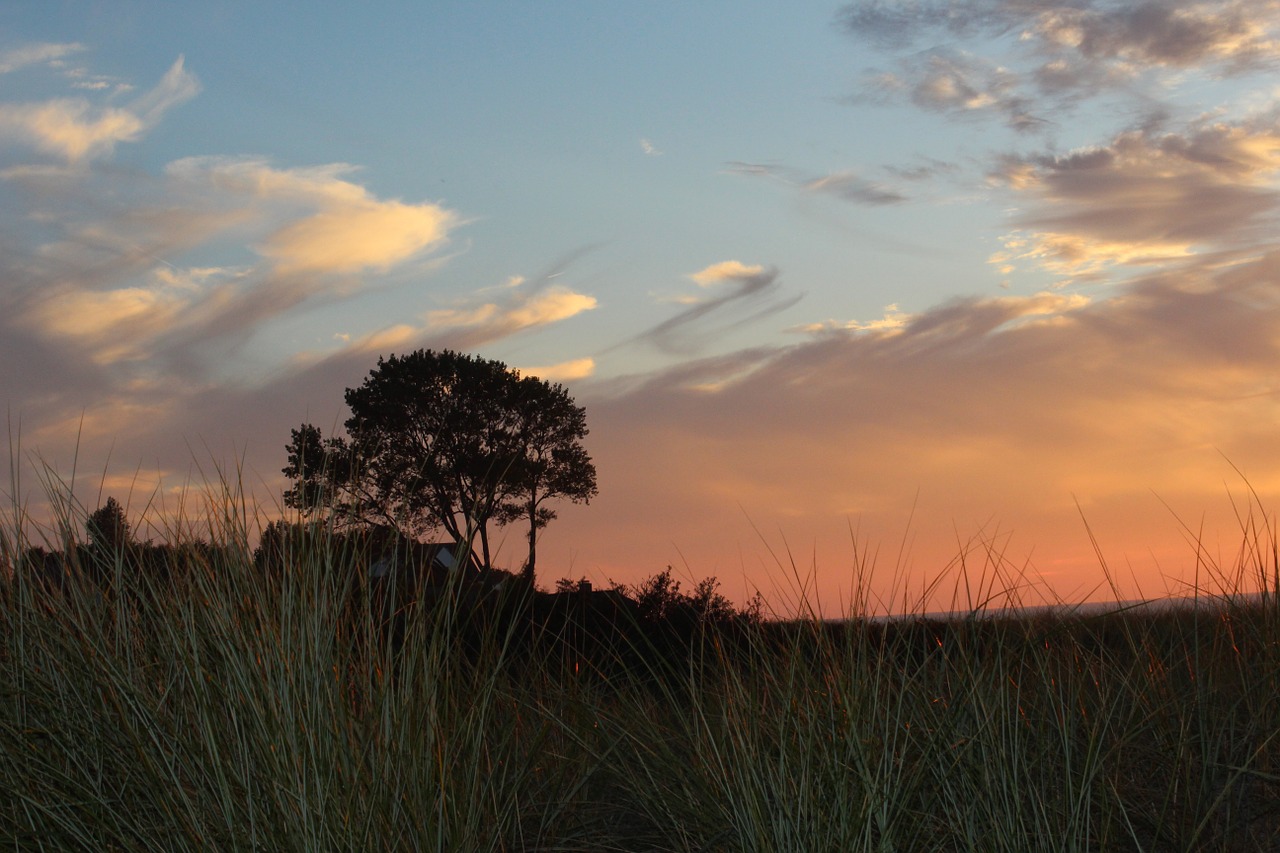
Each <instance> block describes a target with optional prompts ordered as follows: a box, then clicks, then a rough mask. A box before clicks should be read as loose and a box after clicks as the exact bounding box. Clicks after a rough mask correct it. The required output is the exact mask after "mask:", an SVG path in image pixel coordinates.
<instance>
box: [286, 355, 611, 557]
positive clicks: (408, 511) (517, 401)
mask: <svg viewBox="0 0 1280 853" xmlns="http://www.w3.org/2000/svg"><path fill="white" fill-rule="evenodd" d="M346 402H347V406H348V407H349V408H350V409H351V417H350V418H349V419H348V420H347V421H346V423H345V428H346V433H347V435H346V437H341V436H336V437H330V438H324V436H323V435H322V434H321V432H320V430H319V428H317V427H315V426H313V425H311V424H303V425H302V426H301V427H299V428H298V429H295V430H293V431H292V435H291V441H290V443H289V444H288V445H287V446H286V450H287V451H288V453H289V464H288V465H287V466H286V467H285V468H284V469H283V470H284V473H285V475H286V476H287V477H289V479H290V480H291V481H292V482H293V486H292V487H291V488H290V489H289V490H288V491H286V492H285V496H284V497H285V503H286V505H288V506H291V507H295V508H298V509H300V510H303V511H304V512H308V513H311V512H316V511H320V510H322V509H323V510H325V511H330V512H333V513H335V515H336V516H337V517H338V518H339V519H341V520H344V521H347V522H350V523H354V524H386V525H391V526H393V527H395V528H396V529H398V530H400V531H401V532H403V533H404V534H405V535H407V536H409V537H411V538H420V537H421V536H423V535H424V534H426V533H427V532H428V531H430V530H433V529H442V530H444V531H445V532H446V533H448V534H449V535H450V536H452V537H453V538H454V539H455V540H456V541H458V542H459V543H463V544H465V545H466V546H467V547H473V546H474V543H475V540H476V539H479V541H480V547H481V552H482V557H483V560H484V564H485V565H489V564H490V558H491V554H490V542H489V523H490V522H491V521H492V522H494V523H497V524H507V523H511V522H514V521H518V520H521V519H523V520H525V521H527V523H528V533H527V535H528V541H529V556H528V560H527V561H526V563H525V567H524V571H525V573H526V575H527V576H528V577H529V578H530V579H532V578H533V574H534V566H535V562H536V556H537V547H536V546H537V537H538V531H539V530H540V529H541V528H542V527H544V526H545V525H546V524H547V523H548V522H549V521H551V520H552V519H554V518H555V512H554V511H553V510H551V509H550V508H549V507H547V506H546V503H547V502H548V501H549V500H551V499H555V498H564V499H568V500H571V501H573V502H575V503H579V502H587V501H589V500H590V499H591V498H592V497H594V496H595V494H596V492H597V489H596V472H595V466H594V465H593V464H592V462H591V457H590V456H589V455H588V454H587V452H586V449H585V448H584V447H583V445H582V439H583V438H584V437H585V436H586V435H587V426H586V412H585V411H584V410H583V409H582V408H581V407H580V406H577V405H576V404H575V403H574V402H573V399H572V398H571V397H570V396H569V393H568V392H567V391H566V390H565V388H564V387H563V386H562V385H559V384H552V383H549V382H546V381H545V380H542V379H538V378H536V377H532V376H520V375H519V373H517V372H516V371H513V370H510V369H508V368H507V366H506V365H505V364H503V363H502V362H500V361H492V360H488V359H483V358H480V357H478V356H474V355H468V354H464V353H458V352H453V351H451V350H442V351H438V352H436V351H432V350H418V351H416V352H413V353H410V354H409V355H405V356H395V355H392V356H390V357H387V358H380V359H379V360H378V366H377V367H376V368H374V369H373V370H372V371H370V373H369V376H368V377H367V378H366V379H365V381H364V383H363V384H362V385H360V386H359V387H358V388H348V389H347V390H346Z"/></svg>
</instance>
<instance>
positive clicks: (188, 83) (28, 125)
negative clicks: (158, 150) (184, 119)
mask: <svg viewBox="0 0 1280 853" xmlns="http://www.w3.org/2000/svg"><path fill="white" fill-rule="evenodd" d="M199 91H200V84H199V83H198V82H197V81H196V78H195V77H194V76H193V75H192V74H191V73H190V72H188V71H186V69H185V68H184V67H183V60H182V58H181V57H179V58H178V60H177V61H176V62H174V64H173V65H172V66H171V67H170V68H169V70H168V71H167V72H166V73H165V75H164V77H163V78H162V79H161V80H160V82H159V83H158V84H157V85H156V86H155V87H154V88H152V89H151V90H150V91H148V92H146V93H144V94H143V95H141V96H139V97H138V98H136V99H135V100H134V101H132V102H131V103H130V104H128V105H127V106H124V107H113V106H106V105H97V104H93V103H91V102H90V101H88V100H87V99H85V98H57V99H53V100H48V101H42V102H37V103H28V104H13V103H0V137H8V138H10V139H16V140H19V141H22V142H25V143H27V144H29V145H31V146H32V147H34V148H35V149H37V150H39V151H41V152H44V153H46V154H52V155H54V156H57V157H60V158H62V159H65V160H66V161H68V162H70V163H79V162H81V161H84V160H89V159H96V158H101V157H105V156H108V155H110V154H111V152H112V151H113V150H114V149H115V146H116V145H117V144H118V143H121V142H134V141H136V140H138V139H139V138H140V137H141V136H142V135H143V134H144V133H145V132H146V131H148V130H150V129H151V128H153V127H154V126H155V125H156V124H157V123H158V122H159V121H160V118H161V117H162V116H163V115H164V113H165V112H166V111H167V110H168V109H170V108H171V107H173V106H176V105H177V104H180V103H182V102H184V101H187V100H189V99H191V98H192V97H194V96H195V95H196V93H197V92H199Z"/></svg>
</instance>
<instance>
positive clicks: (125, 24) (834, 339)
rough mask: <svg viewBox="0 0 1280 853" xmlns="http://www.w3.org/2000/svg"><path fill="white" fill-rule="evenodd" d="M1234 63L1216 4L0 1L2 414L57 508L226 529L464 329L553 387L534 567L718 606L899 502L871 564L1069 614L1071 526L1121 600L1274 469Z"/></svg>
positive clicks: (842, 547) (1084, 556) (1156, 577)
mask: <svg viewBox="0 0 1280 853" xmlns="http://www.w3.org/2000/svg"><path fill="white" fill-rule="evenodd" d="M1278 40H1280V5H1278V4H1275V3H1272V2H1244V0H1239V2H1218V3H1183V2H1167V3H1154V4H1133V3H1114V2H1102V0H1078V2H1071V3H1054V2H1047V0H970V2H961V3H940V2H913V3H854V4H837V3H786V4H781V3H732V4H728V3H699V4H675V3H658V4H631V5H628V6H623V5H613V4H599V3H586V2H580V3H541V4H536V5H533V4H497V3H455V4H440V3H432V4H420V3H414V4H410V3H404V4H387V3H384V4H377V5H376V6H374V7H371V8H355V7H351V6H348V5H346V4H336V3H333V4H330V3H322V4H285V3H270V4H248V3H244V4H235V3H218V2H211V3H205V4H199V5H192V6H187V5H179V4H159V3H109V4H107V3H104V4H96V3H25V2H19V3H11V4H6V5H5V7H4V8H3V9H0V185H2V186H3V191H0V223H2V227H0V233H3V234H4V236H3V237H0V254H2V255H3V258H4V260H0V276H3V278H0V300H2V301H0V305H2V306H3V307H4V310H3V311H0V314H3V316H4V319H3V320H0V340H3V341H4V343H0V357H2V358H3V359H4V362H5V365H6V366H5V368H4V373H3V374H0V395H3V398H4V401H5V403H6V406H7V408H8V410H9V412H10V416H11V419H13V421H14V422H15V423H16V422H17V421H19V420H20V421H21V424H22V442H21V449H22V451H23V454H26V455H28V456H35V455H38V456H39V458H41V459H43V460H45V461H47V462H49V463H50V464H52V465H54V466H55V467H56V468H58V469H59V470H68V469H69V465H70V459H71V458H72V456H73V454H74V453H75V452H76V447H77V437H78V439H79V451H78V452H79V454H80V458H81V467H80V469H81V470H82V471H88V470H92V471H94V472H95V474H94V475H93V477H92V478H90V479H85V480H84V481H83V483H81V482H79V481H77V484H76V485H77V489H78V490H83V494H82V499H83V500H84V501H86V502H87V503H90V504H92V503H93V502H94V501H95V500H96V499H97V498H98V497H99V495H98V493H99V492H100V491H101V490H102V489H106V490H108V491H113V492H115V491H121V490H125V489H127V490H129V491H130V492H131V493H136V494H135V495H134V496H133V500H134V502H135V504H136V505H138V506H145V505H146V504H147V502H148V496H149V495H165V494H167V493H169V492H170V491H171V490H174V489H179V488H180V487H182V485H183V483H184V482H186V480H187V477H188V472H190V471H191V469H192V466H193V460H192V456H193V452H192V448H193V447H195V448H200V450H199V451H198V452H197V455H198V454H201V453H208V454H212V455H213V456H214V457H215V458H217V459H219V460H224V461H225V460H226V459H240V460H243V464H244V465H245V466H246V467H247V468H248V469H249V470H250V471H251V472H252V476H251V477H250V479H251V480H252V481H253V482H252V483H251V485H252V488H253V490H254V493H255V495H257V496H258V497H259V498H260V499H261V500H262V502H263V505H264V506H269V505H270V504H271V502H272V500H273V496H274V495H278V493H279V489H280V488H281V482H280V478H279V475H278V469H279V467H280V465H281V464H283V459H282V456H283V453H282V447H283V444H284V442H285V441H287V439H288V429H289V428H290V427H291V426H296V425H297V424H298V423H300V422H302V421H304V420H312V421H315V422H317V423H318V424H320V425H321V426H323V427H325V428H326V429H327V428H328V427H329V426H330V425H332V424H334V423H336V422H340V420H341V418H342V417H343V414H342V411H341V397H342V389H343V388H345V387H347V386H350V385H354V384H357V383H358V382H359V381H360V379H361V378H362V376H363V375H364V374H365V373H367V371H368V370H369V369H370V368H371V367H372V365H373V364H374V363H375V362H376V358H377V356H378V355H380V354H382V355H385V354H389V353H391V352H404V351H407V350H410V349H413V348H417V347H419V346H437V347H439V346H450V347H455V348H464V349H470V350H475V351H479V352H481V353H482V354H484V355H486V356H488V357H494V358H501V359H503V360H504V361H506V362H507V363H508V364H510V365H512V366H514V367H518V368H521V369H525V370H533V371H535V372H539V373H541V374H542V375H544V376H547V377H548V378H552V379H556V380H561V381H566V382H568V383H569V384H570V388H571V390H572V391H573V393H574V394H575V395H576V396H577V397H578V399H579V401H580V402H583V403H584V404H585V405H587V407H588V418H589V422H590V423H591V425H592V437H591V449H592V452H593V454H594V455H595V456H596V461H597V465H598V467H599V468H600V473H601V496H600V498H599V499H598V500H597V501H596V502H594V503H593V504H592V506H590V507H569V508H565V509H564V511H563V512H562V520H561V521H558V522H556V523H555V524H553V525H552V526H551V527H550V528H549V529H548V531H547V533H546V542H545V544H544V545H543V546H542V547H540V553H542V554H544V555H549V556H548V557H544V559H547V560H548V563H549V565H551V568H550V569H548V571H552V572H553V573H554V572H555V571H556V566H562V567H563V571H564V572H565V573H576V574H584V575H587V576H594V577H596V578H597V579H598V580H604V579H605V578H609V577H612V578H615V579H618V580H624V581H630V580H634V579H635V578H636V577H638V576H643V575H646V574H650V573H652V572H654V571H657V570H660V569H661V568H662V567H664V566H665V565H666V564H668V563H676V564H682V563H687V564H688V570H689V571H690V572H691V573H692V574H694V575H702V574H718V575H720V576H721V577H723V578H732V583H733V587H732V588H731V590H730V591H731V592H732V593H733V594H734V595H745V594H746V592H748V591H749V590H750V589H752V588H753V587H765V586H767V585H768V583H771V582H772V581H771V580H769V574H770V572H771V571H772V570H773V568H776V567H773V568H771V562H772V559H773V558H772V557H771V556H770V555H769V550H770V547H772V548H773V549H774V551H775V552H776V551H777V550H778V549H779V548H780V547H781V546H780V544H779V540H778V539H777V538H776V537H780V536H781V537H785V538H786V541H787V543H788V545H790V544H791V543H793V542H794V543H798V544H797V548H798V550H800V551H802V552H804V553H807V554H809V555H810V556H809V558H807V559H808V560H809V561H810V562H812V563H813V564H816V565H817V566H818V567H819V569H820V570H821V571H822V572H823V573H824V577H831V578H834V579H832V580H829V581H823V583H826V584H828V587H827V588H829V590H831V592H830V594H829V595H828V598H831V597H832V596H838V595H840V594H842V593H839V592H837V590H839V589H841V588H842V587H841V585H842V584H847V580H848V578H847V568H848V566H849V564H850V563H851V561H852V554H853V553H854V552H855V548H854V547H853V546H851V545H850V543H849V530H850V528H851V527H854V528H856V529H858V530H861V531H865V533H863V534H860V535H863V536H866V537H868V538H869V539H870V540H874V541H877V542H879V541H881V540H884V541H891V542H896V541H899V540H900V539H901V531H902V528H903V527H904V526H906V525H908V523H910V525H911V526H912V527H911V529H912V531H913V532H912V533H911V535H910V537H909V539H910V541H912V542H915V543H917V544H916V546H915V548H914V550H913V551H912V552H911V553H912V554H913V555H914V556H911V557H910V559H909V560H908V561H907V562H908V564H909V565H910V567H911V569H910V572H908V574H911V573H914V574H912V577H916V576H919V577H926V576H928V575H929V573H930V572H937V571H941V570H942V569H943V567H945V565H946V563H947V562H948V560H950V559H951V558H953V557H954V556H955V552H956V551H957V550H964V544H965V543H967V542H972V543H978V544H977V545H976V546H975V547H978V550H979V551H981V552H983V553H985V554H987V555H988V556H990V555H992V554H995V553H1000V554H1006V553H1007V554H1008V556H1009V559H1010V561H1011V563H1012V564H1016V565H1028V563H1027V561H1028V560H1030V561H1031V563H1030V565H1031V566H1032V569H1033V570H1034V571H1033V573H1034V575H1035V576H1036V577H1037V578H1038V579H1039V580H1037V584H1040V586H1041V587H1043V588H1045V589H1052V590H1054V591H1055V593H1057V594H1061V595H1064V596H1080V595H1092V594H1094V588H1095V583H1094V580H1093V579H1092V578H1093V575H1092V574H1090V573H1091V572H1096V569H1097V566H1096V561H1094V560H1093V558H1092V557H1091V556H1090V546H1089V545H1088V542H1087V537H1084V536H1083V535H1082V528H1081V526H1080V522H1079V515H1078V513H1077V511H1076V504H1077V503H1079V504H1080V505H1081V506H1082V507H1083V508H1087V509H1088V510H1089V512H1090V513H1095V514H1097V516H1099V518H1098V519H1097V523H1098V524H1101V525H1102V526H1104V527H1106V526H1107V525H1112V526H1113V527H1114V541H1115V548H1116V549H1117V551H1118V552H1120V553H1123V554H1124V555H1125V556H1126V559H1129V555H1130V554H1137V555H1139V556H1136V557H1133V558H1132V559H1134V560H1137V561H1138V562H1140V563H1142V567H1141V568H1139V569H1135V578H1139V577H1140V578H1141V579H1143V583H1144V584H1145V585H1146V587H1148V588H1150V587H1151V586H1153V585H1155V586H1161V585H1166V586H1167V585H1168V579H1169V577H1171V576H1174V577H1176V576H1178V572H1179V571H1180V569H1179V568H1178V566H1179V565H1180V563H1179V561H1180V560H1181V559H1182V558H1183V557H1185V555H1186V553H1187V552H1186V546H1185V543H1183V542H1182V541H1181V537H1180V534H1179V531H1178V525H1177V522H1176V519H1174V518H1172V517H1171V516H1170V514H1169V512H1168V510H1167V509H1166V508H1165V507H1164V505H1163V503H1162V500H1163V502H1164V503H1169V504H1171V505H1173V506H1175V507H1177V508H1178V509H1179V510H1180V511H1184V512H1187V513H1190V514H1191V515H1198V514H1199V513H1201V512H1204V511H1209V510H1210V509H1211V508H1212V507H1215V506H1218V505H1220V504H1223V503H1224V502H1225V492H1224V481H1230V480H1231V478H1232V477H1233V476H1234V475H1233V472H1232V469H1231V467H1230V464H1228V463H1227V461H1226V460H1224V458H1223V457H1224V456H1225V457H1227V459H1229V460H1230V461H1231V462H1232V463H1235V464H1237V465H1239V466H1240V467H1242V468H1243V469H1245V470H1246V472H1247V473H1248V475H1249V478H1250V480H1249V482H1250V483H1251V484H1252V485H1253V486H1255V488H1257V489H1259V491H1260V493H1262V494H1264V495H1265V494H1270V493H1271V491H1272V490H1273V489H1280V467H1278V466H1277V465H1276V463H1275V461H1274V460H1273V459H1272V454H1271V453H1270V452H1269V440H1270V434H1271V433H1270V431H1269V426H1264V425H1269V424H1272V423H1274V422H1275V419H1274V415H1275V414H1276V412H1275V403H1276V399H1275V393H1276V392H1275V387H1274V386H1275V381H1274V380H1275V364H1277V363H1280V362H1276V361H1274V360H1273V359H1272V356H1274V355H1277V354H1278V353H1276V352H1275V350H1276V348H1277V347H1280V310H1277V308H1278V303H1277V301H1276V298H1275V297H1276V296H1277V290H1276V284H1277V282H1276V279H1275V268H1276V266H1277V263H1278V262H1277V260H1276V257H1277V256H1276V255H1275V254H1274V253H1275V250H1276V245H1275V244H1276V242H1277V239H1276V237H1275V234H1276V233H1278V232H1277V231H1276V227H1275V226H1276V224H1277V223H1276V216H1275V214H1276V208H1277V199H1278V198H1280V196H1278V194H1277V189H1278V187H1277V170H1278V169H1280V131H1278V129H1277V127H1278V119H1277V116H1278V110H1277V105H1276V96H1277V93H1278V91H1277V87H1276V84H1275V82H1274V81H1275V79H1276V77H1275V70H1276V62H1277V59H1280V47H1277V41H1278ZM19 455H22V454H19ZM24 464H27V463H24ZM27 482H28V483H30V482H31V479H30V477H28V480H27ZM20 491H22V492H23V494H22V496H21V497H22V499H23V500H26V501H36V502H38V501H39V500H40V498H39V496H38V495H34V496H33V495H32V494H30V493H29V491H30V490H29V489H28V490H22V489H20ZM913 507H915V509H914V510H913ZM1228 507H1229V504H1228ZM1224 518H1225V519H1226V520H1225V521H1224V524H1225V525H1226V533H1225V534H1224V536H1225V537H1226V539H1225V540H1224V541H1229V540H1230V529H1231V525H1230V517H1229V514H1228V515H1226V516H1224ZM908 519H911V521H910V522H908ZM762 530H764V531H768V533H767V534H766V535H763V536H762V535H761V533H760V531H762ZM516 536H517V538H518V535H516ZM996 542H998V543H1000V546H999V548H998V549H994V548H993V544H992V543H996ZM766 546H769V547H766ZM886 547H887V546H886ZM511 550H512V553H513V554H514V553H518V550H519V549H518V548H517V547H514V546H513V548H512V549H511ZM1032 555H1035V556H1034V559H1033V558H1032ZM1157 558H1158V559H1157ZM886 559H888V558H886ZM892 562H893V561H892V560H890V563H892ZM997 562H998V561H997ZM1091 563H1092V564H1091ZM1135 582H1136V581H1135Z"/></svg>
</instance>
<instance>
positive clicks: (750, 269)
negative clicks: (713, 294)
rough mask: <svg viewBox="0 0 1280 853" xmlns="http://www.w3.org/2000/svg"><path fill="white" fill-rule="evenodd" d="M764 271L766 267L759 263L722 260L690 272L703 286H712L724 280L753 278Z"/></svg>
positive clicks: (693, 278)
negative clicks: (749, 263)
mask: <svg viewBox="0 0 1280 853" xmlns="http://www.w3.org/2000/svg"><path fill="white" fill-rule="evenodd" d="M763 272H764V267H762V266H760V265H759V264H751V265H748V264H744V263H742V262H741V261H721V262H720V263H718V264H711V265H710V266H708V267H704V268H703V269H701V270H698V271H697V272H695V273H690V274H689V278H691V279H692V280H693V281H695V282H697V283H698V284H700V285H702V286H703V287H710V286H711V285H714V284H719V283H720V282H722V281H731V280H734V279H743V278H752V277H755V276H758V275H760V274H761V273H763Z"/></svg>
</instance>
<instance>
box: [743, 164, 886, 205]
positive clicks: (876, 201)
mask: <svg viewBox="0 0 1280 853" xmlns="http://www.w3.org/2000/svg"><path fill="white" fill-rule="evenodd" d="M726 170H727V171H728V172H730V173H731V174H736V175H745V176H747V177H754V178H770V179H772V180H775V181H779V182H781V183H783V184H785V185H787V186H788V187H792V188H794V189H795V190H797V191H798V192H800V193H803V194H807V195H826V196H831V197H833V198H837V199H840V200H841V201H847V202H852V203H854V204H860V205H871V206H878V205H884V204H897V203H899V202H902V201H906V200H907V197H906V196H905V195H903V194H902V193H901V192H899V191H898V190H896V189H894V188H892V187H890V186H887V185H885V184H883V183H880V182H876V181H872V180H868V179H867V178H864V177H862V176H861V175H859V174H858V173H856V172H853V171H841V172H832V173H829V174H826V175H810V174H805V173H803V172H800V171H799V170H796V169H792V168H790V167H788V166H783V165H779V164H775V163H744V162H742V161H739V160H735V161H732V162H730V163H728V164H727V165H726Z"/></svg>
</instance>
